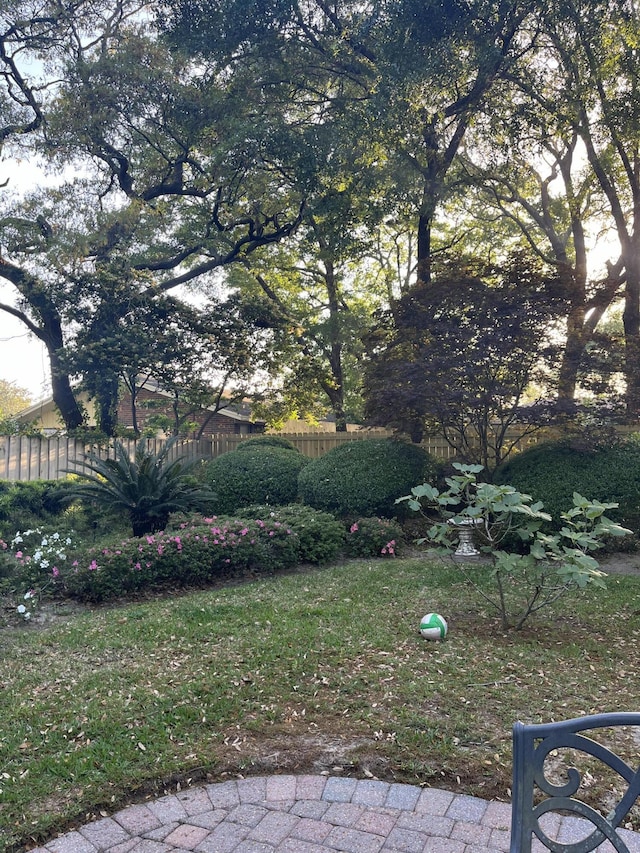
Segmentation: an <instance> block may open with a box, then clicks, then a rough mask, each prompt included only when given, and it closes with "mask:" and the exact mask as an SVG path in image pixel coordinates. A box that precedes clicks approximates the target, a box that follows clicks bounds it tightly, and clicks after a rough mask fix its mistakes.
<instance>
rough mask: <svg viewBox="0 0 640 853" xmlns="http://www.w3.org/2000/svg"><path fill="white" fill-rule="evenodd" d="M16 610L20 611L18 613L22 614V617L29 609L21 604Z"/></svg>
mask: <svg viewBox="0 0 640 853" xmlns="http://www.w3.org/2000/svg"><path fill="white" fill-rule="evenodd" d="M16 610H17V611H18V613H20V615H22V614H23V613H26V612H27V608H26V607H25V606H24V604H19V605H18V606H17V608H16Z"/></svg>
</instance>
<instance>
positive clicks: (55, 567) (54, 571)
mask: <svg viewBox="0 0 640 853" xmlns="http://www.w3.org/2000/svg"><path fill="white" fill-rule="evenodd" d="M51 574H52V575H53V576H54V578H57V577H58V575H59V574H60V569H59V568H57V566H54V567H53V568H52V569H51Z"/></svg>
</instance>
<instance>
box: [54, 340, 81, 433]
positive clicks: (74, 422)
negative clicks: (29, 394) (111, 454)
mask: <svg viewBox="0 0 640 853" xmlns="http://www.w3.org/2000/svg"><path fill="white" fill-rule="evenodd" d="M47 351H48V353H49V362H50V364H51V393H52V396H53V402H54V403H55V405H56V408H57V409H58V411H59V412H60V417H61V418H62V422H63V423H64V426H65V429H66V430H68V431H71V430H74V429H78V428H79V427H81V426H83V424H84V417H83V415H82V412H81V410H80V407H79V406H78V401H77V400H76V398H75V394H74V393H73V389H72V387H71V382H70V381H69V375H68V373H67V372H66V371H65V370H64V368H62V367H61V365H60V352H59V351H58V350H57V349H52V348H49V346H48V345H47Z"/></svg>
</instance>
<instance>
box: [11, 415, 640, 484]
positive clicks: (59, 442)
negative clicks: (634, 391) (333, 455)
mask: <svg viewBox="0 0 640 853" xmlns="http://www.w3.org/2000/svg"><path fill="white" fill-rule="evenodd" d="M635 429H637V427H636V428H635ZM281 435H282V438H285V439H287V441H289V442H291V444H293V445H294V447H297V448H298V450H300V452H301V453H303V454H304V455H305V456H309V457H310V458H311V459H317V458H318V457H320V456H323V455H324V454H325V453H327V452H328V451H329V450H331V449H332V448H334V447H338V446H340V445H342V444H344V443H345V442H349V441H362V440H363V439H367V438H384V437H386V436H391V435H392V433H390V432H387V431H385V430H381V429H374V430H366V429H363V430H358V431H354V432H346V433H328V432H320V433H288V434H285V433H282V434H281ZM512 435H513V436H514V437H515V438H516V439H517V436H518V432H517V430H516V429H514V430H513V432H512ZM251 437H252V436H250V435H225V434H218V435H213V436H211V437H210V438H206V439H200V440H194V439H183V440H181V441H179V442H177V443H176V445H175V447H174V448H172V451H171V453H170V456H169V458H170V459H171V460H172V461H173V459H176V458H178V457H185V458H187V459H189V460H191V459H212V458H215V457H217V456H221V455H222V454H223V453H228V452H229V451H231V450H235V449H236V448H237V447H238V445H239V444H240V443H241V442H242V441H246V440H247V439H249V438H251ZM539 439H540V440H542V436H540V437H539V438H538V437H536V436H529V437H527V438H526V439H525V440H523V442H522V444H521V446H520V448H519V449H525V447H528V446H529V445H531V444H535V443H536V442H537V441H538V440H539ZM164 443H165V442H164V440H163V439H148V440H147V447H148V449H149V450H152V451H153V452H154V453H157V452H158V451H159V450H160V448H161V447H162V446H163V445H164ZM136 444H137V442H136V441H135V440H134V439H125V440H124V441H123V445H124V447H125V448H126V450H127V452H128V453H129V455H133V453H134V452H135V448H136ZM422 446H423V447H424V448H425V450H427V451H428V452H429V453H431V454H432V455H433V456H435V457H436V458H437V459H441V460H448V459H451V458H453V457H454V456H455V453H454V451H453V449H452V448H451V447H450V445H449V444H447V442H446V441H445V439H444V438H443V437H442V436H438V435H431V436H427V437H426V438H425V439H424V441H423V442H422ZM90 451H93V452H96V453H97V454H98V455H99V456H100V457H101V458H108V457H110V458H114V457H115V448H114V445H113V443H110V444H109V446H108V447H106V448H105V447H96V446H95V445H94V446H93V447H92V446H90V445H85V444H84V443H83V442H81V441H78V440H76V439H73V438H69V437H68V436H56V437H52V438H44V437H41V436H25V435H17V436H15V435H14V436H7V435H5V436H0V480H11V481H15V480H23V481H26V480H38V479H45V480H56V479H60V478H62V477H65V476H66V471H67V470H68V469H73V470H76V471H78V473H80V472H81V471H83V470H86V469H85V467H84V466H83V465H82V463H81V461H80V460H81V459H82V457H83V456H84V455H85V454H86V453H88V452H90ZM76 460H77V461H76Z"/></svg>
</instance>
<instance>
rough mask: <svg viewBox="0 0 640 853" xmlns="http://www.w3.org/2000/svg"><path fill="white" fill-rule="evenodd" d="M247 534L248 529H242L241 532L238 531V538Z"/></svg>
mask: <svg viewBox="0 0 640 853" xmlns="http://www.w3.org/2000/svg"><path fill="white" fill-rule="evenodd" d="M248 532H249V528H248V527H243V528H242V530H241V531H240V536H246V535H247V533H248Z"/></svg>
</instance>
